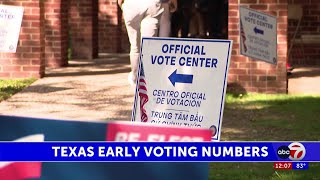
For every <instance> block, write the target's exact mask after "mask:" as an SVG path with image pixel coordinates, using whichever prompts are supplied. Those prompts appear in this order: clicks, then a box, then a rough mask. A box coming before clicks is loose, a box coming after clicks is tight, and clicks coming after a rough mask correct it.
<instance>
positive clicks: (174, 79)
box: [168, 70, 193, 86]
mask: <svg viewBox="0 0 320 180" xmlns="http://www.w3.org/2000/svg"><path fill="white" fill-rule="evenodd" d="M168 78H169V80H170V82H171V83H172V85H173V86H175V85H176V83H188V84H192V81H193V75H191V74H177V70H175V71H173V73H172V74H171V75H170V76H169V77H168Z"/></svg>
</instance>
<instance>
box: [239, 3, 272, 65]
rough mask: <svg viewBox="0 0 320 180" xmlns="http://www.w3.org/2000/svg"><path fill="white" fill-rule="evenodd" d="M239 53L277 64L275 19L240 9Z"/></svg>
mask: <svg viewBox="0 0 320 180" xmlns="http://www.w3.org/2000/svg"><path fill="white" fill-rule="evenodd" d="M240 53H241V54H242V55H245V56H248V57H252V58H255V59H260V60H262V61H265V62H267V63H271V64H277V61H278V60H277V18H276V17H275V16H271V15H268V14H265V13H261V12H258V11H255V10H253V9H249V8H246V7H240Z"/></svg>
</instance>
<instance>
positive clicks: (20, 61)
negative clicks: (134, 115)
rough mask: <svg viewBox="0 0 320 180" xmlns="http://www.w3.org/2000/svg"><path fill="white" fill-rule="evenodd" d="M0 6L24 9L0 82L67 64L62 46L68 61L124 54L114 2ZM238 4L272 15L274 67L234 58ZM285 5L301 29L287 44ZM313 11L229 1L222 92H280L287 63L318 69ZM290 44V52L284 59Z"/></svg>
mask: <svg viewBox="0 0 320 180" xmlns="http://www.w3.org/2000/svg"><path fill="white" fill-rule="evenodd" d="M0 4H7V5H17V6H23V7H24V8H25V11H24V16H23V22H22V27H21V31H20V37H19V43H18V47H17V52H16V53H14V54H9V53H0V78H20V77H43V76H44V75H45V67H61V66H66V65H68V48H69V49H71V50H72V51H71V52H69V54H70V53H71V54H72V57H74V58H88V59H91V58H96V57H98V53H123V52H128V51H129V43H128V38H127V34H126V30H125V27H124V25H123V21H122V15H121V9H119V8H118V6H117V3H116V0H68V1H63V0H3V1H1V2H0ZM240 5H242V6H246V7H249V8H252V9H255V10H258V11H262V12H266V13H269V14H272V15H275V16H276V17H277V21H278V24H277V33H278V37H277V40H278V64H277V65H276V66H275V65H270V64H267V63H265V62H261V61H256V60H253V59H251V58H248V57H245V56H242V55H240V52H239V51H240V50H239V48H240V47H239V46H240V44H239V40H240V37H239V6H240ZM290 5H300V6H302V7H303V19H302V21H301V28H300V29H299V33H297V34H298V36H297V38H296V40H295V41H290V39H291V38H292V35H293V34H294V32H295V27H296V26H297V22H296V21H294V20H290V19H289V20H288V6H290ZM319 8H320V2H319V1H318V0H229V1H228V14H226V17H228V19H227V21H228V23H227V28H228V39H231V40H233V42H234V45H233V50H232V56H231V64H230V71H229V76H228V82H229V86H228V88H229V89H233V90H245V91H250V92H266V93H286V91H287V74H286V67H285V65H286V61H287V60H289V62H291V63H292V64H293V65H296V64H297V65H306V64H309V65H319V64H320V57H319V56H320V48H319V47H320V46H319V41H317V40H315V39H316V38H317V37H318V34H319V31H320V26H319V22H320V10H319ZM308 38H309V39H308ZM310 39H311V40H310ZM301 40H302V41H301ZM292 42H294V46H293V47H292V49H293V50H292V52H291V54H290V56H288V55H287V53H288V48H289V47H290V44H289V43H292ZM299 43H300V44H299ZM301 44H302V46H301ZM301 47H303V48H301ZM301 50H303V51H302V53H301ZM288 57H290V58H288Z"/></svg>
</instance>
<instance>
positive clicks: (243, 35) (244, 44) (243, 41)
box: [240, 19, 248, 52]
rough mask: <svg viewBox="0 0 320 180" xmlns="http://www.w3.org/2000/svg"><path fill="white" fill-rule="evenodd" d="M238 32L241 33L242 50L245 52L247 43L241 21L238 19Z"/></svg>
mask: <svg viewBox="0 0 320 180" xmlns="http://www.w3.org/2000/svg"><path fill="white" fill-rule="evenodd" d="M240 34H241V38H242V44H243V49H244V52H247V50H248V48H247V45H246V43H245V42H246V40H247V38H246V34H245V33H244V29H243V24H242V21H241V19H240Z"/></svg>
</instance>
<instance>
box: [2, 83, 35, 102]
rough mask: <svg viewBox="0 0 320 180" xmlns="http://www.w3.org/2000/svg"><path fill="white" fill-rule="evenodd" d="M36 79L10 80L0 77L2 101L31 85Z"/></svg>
mask: <svg viewBox="0 0 320 180" xmlns="http://www.w3.org/2000/svg"><path fill="white" fill-rule="evenodd" d="M34 81H36V79H35V78H28V79H8V80H2V79H0V102H1V101H3V100H6V99H8V98H9V97H11V96H12V95H13V94H15V93H17V92H19V91H21V90H22V89H23V88H25V87H27V86H29V85H30V84H32V83H33V82H34Z"/></svg>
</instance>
